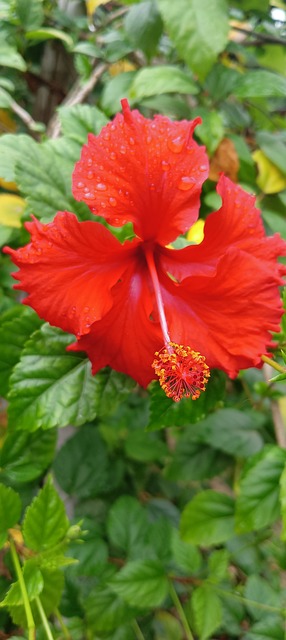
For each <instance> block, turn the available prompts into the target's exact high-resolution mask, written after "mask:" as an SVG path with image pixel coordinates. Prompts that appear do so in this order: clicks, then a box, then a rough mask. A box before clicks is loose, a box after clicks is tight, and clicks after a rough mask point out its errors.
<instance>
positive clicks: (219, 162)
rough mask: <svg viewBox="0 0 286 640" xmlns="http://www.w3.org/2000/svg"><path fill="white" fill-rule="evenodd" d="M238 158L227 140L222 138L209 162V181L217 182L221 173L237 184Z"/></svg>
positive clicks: (232, 145)
mask: <svg viewBox="0 0 286 640" xmlns="http://www.w3.org/2000/svg"><path fill="white" fill-rule="evenodd" d="M238 170H239V158H238V155H237V152H236V148H235V146H234V144H233V142H232V140H230V139H229V138H224V139H223V140H222V141H221V142H220V144H219V146H218V148H217V150H216V152H215V154H214V156H213V157H212V159H211V161H210V173H209V178H210V180H214V181H215V182H217V181H218V179H219V176H220V174H221V173H224V175H226V176H227V177H228V178H230V179H231V180H233V182H237V179H238V178H237V174H238Z"/></svg>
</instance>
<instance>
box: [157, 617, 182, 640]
mask: <svg viewBox="0 0 286 640" xmlns="http://www.w3.org/2000/svg"><path fill="white" fill-rule="evenodd" d="M154 628H155V631H156V635H155V636H154V638H155V640H183V629H182V627H181V625H180V623H179V620H177V618H175V617H174V616H173V615H172V614H171V613H169V612H168V611H157V612H156V613H155V616H154Z"/></svg>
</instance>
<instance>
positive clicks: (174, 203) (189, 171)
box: [73, 101, 208, 245]
mask: <svg viewBox="0 0 286 640" xmlns="http://www.w3.org/2000/svg"><path fill="white" fill-rule="evenodd" d="M199 123H200V119H199V118H197V119H196V120H194V121H192V122H188V121H186V120H183V121H181V122H172V121H171V120H169V118H167V117H164V116H159V115H158V116H155V118H154V120H149V119H146V118H144V117H143V116H142V115H141V114H140V113H139V112H138V111H130V109H129V106H128V103H127V101H123V115H122V114H117V115H116V117H115V118H114V120H113V122H112V123H110V124H108V125H106V126H105V127H104V128H103V129H102V131H101V133H100V134H99V136H94V135H93V134H90V135H89V138H88V144H87V145H85V146H84V147H83V150H82V154H81V159H80V161H79V162H78V163H77V164H76V166H75V170H74V173H73V194H74V197H75V198H76V199H77V200H83V201H84V202H86V204H88V206H89V207H90V208H91V211H92V212H93V213H97V214H98V215H101V216H103V217H105V218H106V220H107V221H108V222H109V223H110V224H112V225H114V226H121V225H123V224H125V223H126V222H132V223H133V225H134V231H135V234H136V235H137V236H139V237H140V238H141V239H143V240H147V241H155V240H156V241H157V242H159V243H160V244H162V245H165V244H168V243H169V242H171V241H172V240H174V239H175V238H176V237H177V236H178V235H179V234H180V233H185V232H186V231H187V230H188V229H189V228H190V226H191V225H192V224H193V223H194V222H195V220H196V219H197V217H198V211H199V207H200V193H201V186H202V184H203V182H204V180H206V178H207V175H208V159H207V155H206V153H205V150H204V147H201V146H198V145H197V143H196V142H195V141H194V140H193V138H192V133H193V130H194V128H195V126H196V125H197V124H199Z"/></svg>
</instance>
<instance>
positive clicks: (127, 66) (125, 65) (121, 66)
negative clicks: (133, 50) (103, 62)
mask: <svg viewBox="0 0 286 640" xmlns="http://www.w3.org/2000/svg"><path fill="white" fill-rule="evenodd" d="M135 69H136V67H135V64H133V63H132V62H129V60H118V62H114V63H113V64H111V65H110V67H109V73H110V75H111V76H112V78H114V77H115V76H118V75H119V74H120V73H126V71H135Z"/></svg>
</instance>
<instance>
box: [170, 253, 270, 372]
mask: <svg viewBox="0 0 286 640" xmlns="http://www.w3.org/2000/svg"><path fill="white" fill-rule="evenodd" d="M159 276H160V282H161V285H162V288H163V300H164V305H165V311H166V317H167V322H168V326H169V331H170V335H171V337H172V340H174V341H175V342H178V343H181V344H187V345H189V346H191V348H192V349H195V350H196V351H199V352H200V353H201V354H202V355H204V356H206V361H207V364H208V365H209V366H210V367H211V368H213V367H217V368H219V369H222V370H224V371H226V373H228V374H229V375H230V377H235V376H236V375H237V373H238V371H239V370H240V369H243V368H247V367H252V366H259V365H260V364H261V355H262V354H264V353H266V352H267V348H268V346H269V345H270V343H271V334H270V332H271V331H277V330H278V329H279V322H280V318H281V314H282V308H281V300H280V296H279V289H278V287H279V285H280V284H281V278H280V277H279V275H278V274H277V273H276V274H275V273H274V272H273V270H272V269H271V265H269V263H267V262H265V263H263V262H262V261H260V260H258V259H257V258H255V257H254V256H251V255H250V254H247V253H246V252H244V251H241V250H239V249H237V248H235V247H231V248H230V249H228V251H227V252H226V254H225V256H224V257H222V258H221V259H220V261H219V262H218V264H217V268H216V270H215V271H214V272H213V273H212V274H210V275H206V276H202V275H199V276H192V277H189V278H186V279H185V280H184V281H183V283H182V284H176V283H175V282H174V281H173V280H171V279H170V278H168V277H167V276H166V275H165V274H164V273H162V272H160V273H159Z"/></svg>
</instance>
